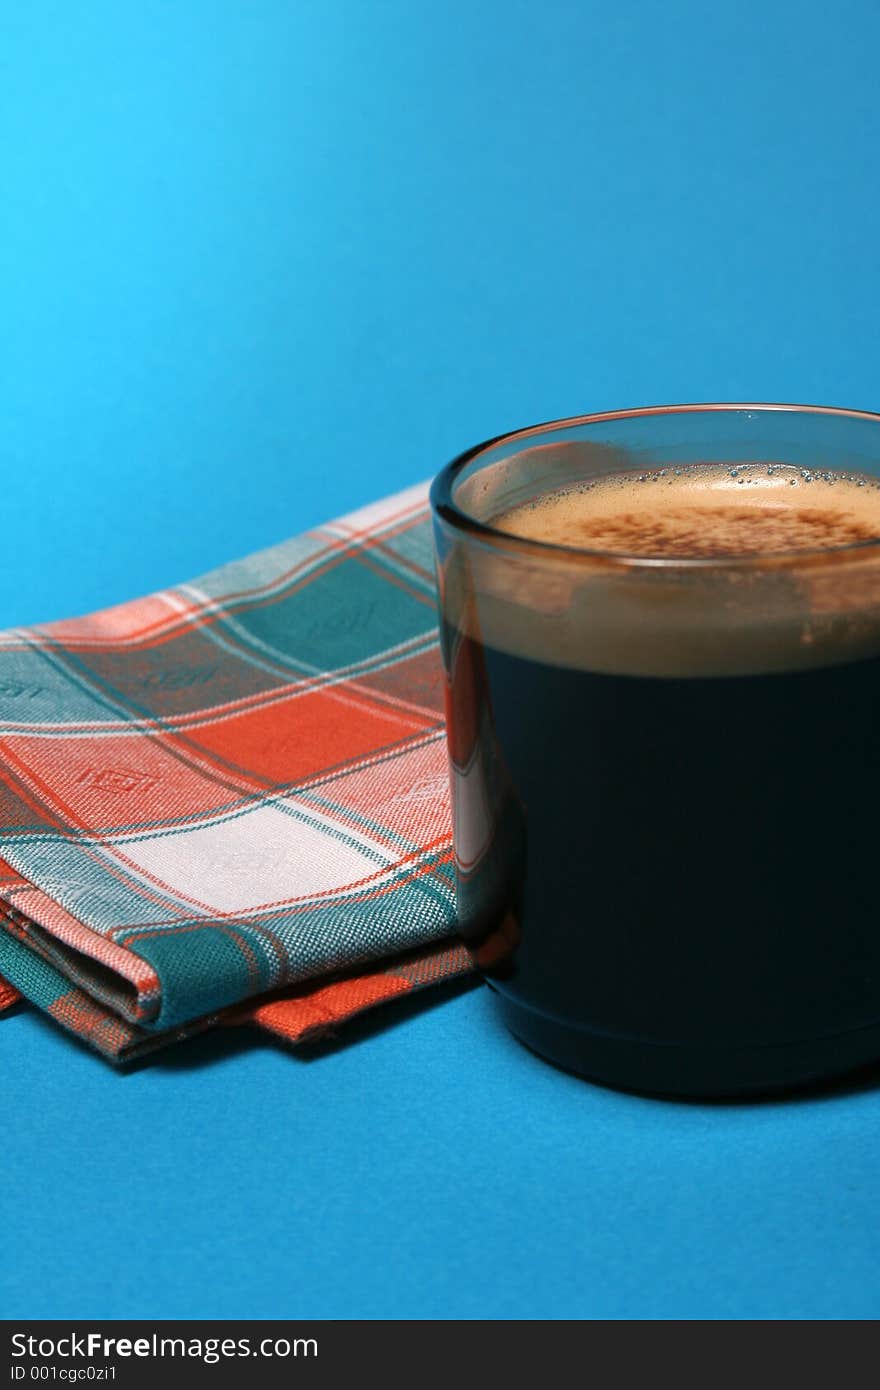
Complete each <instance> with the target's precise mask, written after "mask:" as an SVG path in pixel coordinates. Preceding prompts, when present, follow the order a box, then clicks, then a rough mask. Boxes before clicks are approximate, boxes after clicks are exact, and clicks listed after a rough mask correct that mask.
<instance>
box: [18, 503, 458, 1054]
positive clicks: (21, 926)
mask: <svg viewBox="0 0 880 1390" xmlns="http://www.w3.org/2000/svg"><path fill="white" fill-rule="evenodd" d="M443 709H444V700H443V676H442V670H441V665H440V659H439V652H438V641H437V624H436V616H435V587H434V580H433V563H432V554H431V534H430V521H429V514H428V506H427V488H426V487H425V486H424V485H420V486H418V487H416V488H412V489H410V490H409V491H407V492H404V493H400V494H398V495H397V496H395V497H392V498H389V499H387V500H385V501H383V502H379V503H376V504H374V505H372V506H368V507H365V508H363V509H362V510H360V511H358V512H353V513H351V514H350V515H348V516H345V517H343V518H341V519H340V520H338V521H335V522H332V523H330V524H328V525H327V526H323V527H320V528H319V529H317V530H315V531H311V532H308V533H307V534H305V535H303V536H300V537H297V538H296V539H294V540H290V541H285V542H284V543H283V544H281V545H278V546H275V547H274V548H272V549H271V550H266V551H263V552H261V553H260V554H257V555H253V556H251V557H249V558H248V559H246V560H239V561H236V562H234V563H232V564H229V565H226V566H224V567H223V568H222V569H219V570H215V571H213V572H212V573H210V574H208V575H205V576H203V577H202V578H201V579H197V580H195V581H193V582H192V583H191V584H184V585H180V586H179V587H177V588H173V589H168V590H165V591H163V592H162V593H158V594H153V595H152V596H150V597H149V598H144V599H137V600H135V601H134V602H131V603H124V604H122V605H121V606H119V607H116V608H111V609H107V610H105V611H103V612H101V613H96V614H93V615H92V616H90V617H87V618H78V619H74V620H71V621H67V622H57V623H49V624H46V625H44V626H41V627H33V628H16V629H10V630H9V631H7V632H3V633H0V854H2V856H3V858H2V860H0V975H2V976H3V977H4V979H3V981H0V1008H2V1007H4V1006H8V1004H9V1003H10V1002H12V1001H13V1000H14V999H15V998H16V997H17V992H18V993H20V994H21V995H23V996H25V998H27V999H29V1000H31V1001H32V1002H33V1003H34V1004H36V1005H38V1006H40V1007H41V1008H43V1009H45V1010H46V1011H47V1012H48V1013H49V1014H51V1016H52V1017H53V1018H54V1019H56V1020H57V1021H58V1022H59V1023H60V1024H62V1025H63V1026H64V1027H66V1028H68V1029H69V1030H70V1031H71V1032H73V1033H75V1034H78V1035H79V1036H80V1037H82V1038H84V1039H86V1040H87V1041H88V1042H89V1043H91V1044H92V1045H93V1046H94V1047H96V1048H97V1049H98V1050H99V1051H101V1052H103V1053H104V1054H105V1055H106V1056H108V1057H110V1058H112V1059H114V1060H117V1061H124V1060H127V1059H129V1058H131V1057H133V1056H136V1055H138V1054H140V1053H142V1052H145V1051H147V1050H149V1049H151V1048H155V1047H157V1046H159V1045H161V1044H163V1043H167V1042H170V1041H175V1040H177V1039H178V1038H181V1037H183V1036H186V1035H187V1034H189V1033H193V1032H197V1031H199V1030H201V1029H204V1028H206V1027H209V1026H211V1025H213V1024H216V1023H218V1022H235V1023H240V1022H245V1021H251V1022H254V1023H257V1024H259V1025H260V1026H262V1027H264V1028H267V1029H269V1030H271V1031H273V1032H275V1033H278V1034H281V1035H282V1036H284V1037H285V1038H288V1039H290V1040H292V1041H296V1040H298V1039H300V1038H302V1037H305V1036H311V1035H314V1034H315V1033H316V1032H321V1031H323V1030H326V1029H328V1028H332V1027H333V1026H334V1025H335V1024H337V1023H338V1022H340V1021H341V1020H342V1019H344V1018H346V1017H348V1016H350V1015H351V1014H354V1013H358V1012H360V1011H361V1010H362V1009H364V1008H367V1007H369V1006H371V1005H372V1004H375V1003H378V1002H380V1001H382V1000H384V999H388V998H391V997H392V996H395V995H398V994H403V993H408V992H409V991H411V990H414V989H417V988H419V987H420V986H422V985H427V984H431V983H434V982H437V981H440V980H445V979H450V978H452V977H454V976H456V975H461V974H464V973H466V972H467V971H468V970H470V968H471V959H470V957H469V955H468V953H467V951H466V950H465V948H464V947H463V946H462V945H461V944H460V943H459V941H458V940H457V938H456V936H455V908H454V875H453V865H452V834H451V818H450V810H449V797H448V783H447V766H446V747H445V737H444V717H443Z"/></svg>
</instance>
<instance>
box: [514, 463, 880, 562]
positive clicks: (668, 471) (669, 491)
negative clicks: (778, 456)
mask: <svg viewBox="0 0 880 1390" xmlns="http://www.w3.org/2000/svg"><path fill="white" fill-rule="evenodd" d="M492 524H493V525H494V526H495V527H496V528H497V529H498V530H501V531H506V532H508V533H509V534H511V535H515V536H522V537H524V538H526V539H530V540H538V541H544V542H547V543H551V544H554V545H564V546H570V547H575V548H577V549H581V550H591V551H600V552H603V553H606V554H613V555H632V556H638V557H641V558H644V559H648V558H655V559H666V558H674V559H707V558H712V557H718V558H722V557H724V558H727V557H731V556H739V555H778V554H785V553H790V552H793V551H809V550H817V549H819V550H829V549H836V548H839V547H841V546H847V545H858V544H863V543H865V542H869V541H874V540H880V483H878V482H877V480H876V479H873V478H866V477H861V476H859V475H857V474H851V473H835V472H817V473H811V472H809V471H808V470H807V469H795V468H791V467H789V466H787V465H782V464H780V465H773V464H769V465H767V464H764V465H755V464H745V465H741V466H731V467H723V466H720V467H719V466H712V465H695V466H693V467H680V468H664V469H659V470H657V471H654V472H651V473H642V474H638V475H632V474H623V475H618V476H616V477H611V478H602V479H599V480H598V481H596V482H593V483H590V484H585V485H582V486H580V487H576V488H571V489H566V490H562V491H557V492H552V493H548V494H546V495H544V496H542V497H537V498H535V499H534V500H533V501H529V502H527V503H525V504H524V505H521V506H518V507H514V508H512V509H511V510H510V511H507V512H503V513H502V514H501V515H500V516H498V517H495V518H493V522H492Z"/></svg>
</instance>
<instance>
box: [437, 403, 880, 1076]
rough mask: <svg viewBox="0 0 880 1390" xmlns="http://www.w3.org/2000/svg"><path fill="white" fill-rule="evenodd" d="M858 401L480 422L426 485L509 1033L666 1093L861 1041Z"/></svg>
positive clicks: (879, 532)
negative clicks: (518, 425) (500, 433)
mask: <svg viewBox="0 0 880 1390" xmlns="http://www.w3.org/2000/svg"><path fill="white" fill-rule="evenodd" d="M878 475H880V419H877V418H876V417H872V416H867V415H864V414H858V413H855V412H837V411H821V410H809V409H792V408H783V407H757V406H730V407H720V408H719V407H679V408H667V409H663V410H657V411H644V412H627V413H622V414H616V415H613V416H600V417H592V418H590V417H587V418H585V419H581V420H575V421H564V422H560V423H559V424H556V425H551V426H546V427H541V428H540V429H539V430H536V431H526V432H521V433H520V434H518V435H515V436H509V437H507V438H505V439H503V440H498V441H493V442H492V443H490V444H489V445H487V446H483V447H482V448H481V449H478V450H476V451H473V452H472V453H471V454H469V455H466V456H464V458H463V459H461V460H459V461H457V463H456V464H453V465H451V467H450V468H449V469H447V470H446V471H445V472H444V474H441V475H440V478H438V480H437V482H436V483H435V487H434V492H433V502H434V509H435V525H436V535H437V550H438V573H439V579H440V595H441V600H440V601H441V630H442V639H443V650H444V660H445V663H446V670H447V678H448V711H449V718H448V729H449V746H450V765H451V777H452V792H453V811H454V825H455V849H456V867H457V883H458V906H459V916H460V921H461V928H462V932H463V934H464V936H465V939H466V940H468V942H469V943H470V944H471V947H472V949H473V951H474V953H475V956H476V958H477V961H478V963H479V964H480V966H481V968H482V969H483V971H484V973H485V975H486V977H487V979H488V980H489V982H490V983H491V984H492V986H493V988H494V989H495V990H496V991H497V993H498V996H499V1000H500V1003H501V1007H502V1011H503V1013H504V1015H505V1017H506V1019H507V1021H508V1023H509V1025H510V1027H511V1028H512V1030H513V1032H514V1033H515V1034H517V1035H518V1036H519V1037H520V1038H521V1039H522V1040H523V1041H525V1042H526V1043H528V1044H529V1045H530V1046H531V1047H532V1048H533V1049H535V1050H536V1051H538V1052H539V1053H542V1054H543V1055H545V1056H546V1057H548V1058H550V1059H551V1060H553V1061H555V1062H557V1063H559V1064H561V1065H563V1066H566V1067H568V1068H571V1069H573V1070H576V1071H579V1072H582V1073H584V1074H586V1075H588V1076H592V1077H595V1078H597V1079H599V1080H602V1081H606V1082H608V1083H610V1084H615V1085H621V1086H626V1087H631V1088H635V1089H638V1090H645V1091H651V1092H657V1093H666V1094H698V1095H700V1094H706V1095H711V1094H738V1093H745V1092H749V1091H760V1090H767V1089H773V1088H777V1087H780V1086H786V1085H792V1084H797V1083H800V1082H804V1081H808V1080H813V1079H816V1078H819V1077H822V1076H827V1075H830V1074H833V1073H836V1072H840V1071H843V1070H846V1069H848V1068H850V1067H853V1066H855V1065H858V1064H860V1063H864V1062H867V1061H870V1060H873V1059H874V1058H876V1057H878V1056H880V930H878V927H877V923H876V920H875V918H876V911H877V909H876V905H875V898H876V891H875V867H876V861H875V853H876V849H875V845H876V830H875V822H874V815H875V812H874V800H875V797H876V795H877V789H878V786H880V719H878V717H877V715H878V710H880V480H878Z"/></svg>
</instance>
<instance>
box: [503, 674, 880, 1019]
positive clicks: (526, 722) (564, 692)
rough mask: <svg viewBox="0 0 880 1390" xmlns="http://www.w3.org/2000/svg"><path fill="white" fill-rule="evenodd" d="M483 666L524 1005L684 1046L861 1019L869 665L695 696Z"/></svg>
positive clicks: (868, 971) (874, 749) (873, 762)
mask: <svg viewBox="0 0 880 1390" xmlns="http://www.w3.org/2000/svg"><path fill="white" fill-rule="evenodd" d="M482 659H483V662H484V663H485V674H486V679H487V682H488V687H489V689H490V690H491V692H492V707H493V712H494V728H493V732H492V734H491V737H492V738H493V740H494V747H495V749H496V750H498V749H500V750H503V758H504V763H505V767H506V772H507V775H508V776H509V778H510V783H511V789H512V793H513V795H514V797H515V800H516V802H518V804H519V806H520V807H521V812H522V820H523V831H524V833H523V836H522V844H524V847H525V854H524V858H523V859H522V860H521V862H520V863H518V864H516V863H511V864H510V865H509V866H508V868H509V877H510V881H511V882H517V881H518V885H519V892H518V898H519V901H518V903H517V904H516V906H515V908H514V910H515V912H516V915H517V918H518V922H519V926H520V932H519V938H520V939H519V943H518V946H517V950H516V952H515V954H514V956H513V959H512V961H510V962H507V966H508V969H509V977H508V978H510V979H511V980H516V981H518V982H519V985H520V987H521V989H522V990H523V991H524V992H525V993H526V994H527V996H528V1001H529V1003H530V1004H531V1005H532V1006H533V1007H534V1008H536V1009H538V1010H541V1011H543V1012H546V1013H547V1014H550V1015H553V1016H561V1017H563V1018H573V1019H584V1018H586V1019H588V1020H589V1022H590V1025H591V1026H592V1027H594V1028H595V1029H597V1030H600V1031H602V1032H608V1033H611V1034H622V1035H626V1036H629V1037H634V1038H647V1039H651V1040H653V1041H656V1042H692V1043H693V1042H699V1041H701V1040H708V1039H712V1040H714V1041H715V1042H717V1043H722V1042H725V1041H731V1040H738V1041H742V1040H743V1039H747V1040H749V1041H751V1042H754V1043H760V1044H770V1043H774V1042H779V1041H784V1040H786V1039H790V1038H792V1037H798V1036H801V1037H811V1036H813V1035H815V1034H816V1033H817V1032H834V1031H836V1030H844V1029H850V1028H857V1027H859V1026H860V1025H862V1024H864V1023H865V1022H868V1021H870V1020H871V1019H872V1018H874V1017H875V1015H876V1014H877V1001H878V998H880V883H878V852H877V851H878V843H880V825H878V806H877V800H878V789H880V718H878V710H880V658H874V659H873V660H863V661H858V662H853V663H851V664H848V665H845V666H836V667H831V668H827V669H822V670H813V671H796V672H792V673H790V674H781V675H779V674H777V675H767V676H745V677H740V678H717V679H712V678H710V679H706V680H701V679H687V680H675V679H652V678H645V677H632V676H609V675H594V674H591V673H589V672H585V671H571V670H564V669H562V668H560V667H558V666H549V665H544V664H543V663H539V662H532V661H527V660H524V659H523V658H521V657H516V656H511V655H509V654H508V653H505V652H501V651H498V650H496V649H494V648H492V647H484V648H483V650H482ZM524 710H528V718H527V719H526V718H524V717H523V711H524ZM572 731H575V732H574V734H573V733H572ZM517 848H518V851H519V850H520V849H521V845H520V846H518V847H517ZM842 913H845V916H846V923H845V932H846V950H845V953H844V956H843V958H841V951H840V946H841V928H842V923H841V914H842ZM499 986H500V988H501V989H502V990H503V989H504V988H505V984H504V980H503V979H501V980H499Z"/></svg>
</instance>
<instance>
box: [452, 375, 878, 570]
mask: <svg viewBox="0 0 880 1390" xmlns="http://www.w3.org/2000/svg"><path fill="white" fill-rule="evenodd" d="M722 411H724V412H733V411H766V412H770V411H790V412H792V413H794V414H802V415H824V416H842V417H844V418H847V419H858V420H867V421H869V422H872V423H874V424H876V425H880V414H878V413H877V412H875V411H871V410H853V409H847V408H846V407H843V406H834V405H796V404H789V403H785V402H778V401H702V402H700V401H696V402H690V403H686V404H680V405H646V406H634V407H632V408H630V409H627V410H602V411H596V412H592V413H590V414H587V415H569V416H564V417H560V418H559V419H555V420H546V421H544V422H543V423H541V424H537V425H526V426H524V427H523V428H521V429H515V430H507V431H504V432H503V433H502V434H498V435H495V436H494V437H493V438H492V439H486V440H483V441H482V443H480V444H475V445H474V446H473V447H472V448H470V449H466V450H465V451H464V453H461V454H458V455H457V456H456V457H455V458H454V459H452V460H451V461H450V462H449V463H447V464H445V465H444V467H443V468H441V470H440V472H439V473H437V475H436V476H435V478H434V480H433V482H432V483H431V488H430V503H431V508H432V510H433V512H434V514H435V515H436V516H438V517H440V518H441V519H442V520H443V521H445V522H446V523H447V525H449V526H451V527H453V528H454V529H456V530H459V531H464V532H466V533H468V534H470V535H471V536H473V537H474V538H477V539H480V540H483V541H484V542H486V543H488V544H491V545H492V546H493V547H494V548H496V549H503V550H509V551H511V552H515V553H519V554H532V555H534V556H536V557H540V556H544V557H545V558H547V559H551V558H553V557H556V558H557V559H562V558H564V559H565V560H567V561H568V562H569V563H574V562H576V561H577V560H578V559H582V560H585V561H589V562H590V563H591V564H594V565H595V564H597V563H599V564H602V565H605V566H608V567H612V568H613V567H619V568H621V569H663V570H670V569H719V568H722V567H723V568H757V569H767V568H777V567H785V566H794V565H797V564H798V563H800V564H802V565H803V564H805V563H808V562H812V563H820V564H828V563H833V562H834V561H835V560H840V559H849V560H852V559H860V558H863V557H864V558H867V557H868V556H871V555H874V554H875V553H876V552H877V551H878V550H880V537H877V538H876V539H873V540H867V541H849V542H847V543H846V544H845V545H835V546H813V547H808V548H806V549H801V550H774V551H759V552H747V553H744V554H742V555H717V556H704V555H700V556H681V555H677V556H648V555H627V554H625V553H623V552H617V551H611V550H589V549H587V548H585V547H583V546H576V545H562V544H560V543H559V542H557V541H542V540H536V539H534V538H532V537H526V536H517V535H515V534H514V533H513V532H511V531H502V530H500V529H499V528H498V527H496V526H493V525H492V524H491V523H490V522H487V521H480V520H478V518H477V517H474V516H471V515H470V514H469V513H468V512H466V511H464V509H463V508H462V507H460V506H459V505H458V503H457V502H456V501H455V497H454V492H453V489H454V487H455V483H456V481H457V479H458V476H459V474H460V473H461V472H462V471H463V470H464V469H465V468H466V467H467V466H468V464H470V463H473V462H474V461H475V460H476V459H479V458H480V456H481V455H482V454H485V453H488V452H489V450H491V449H495V448H498V447H499V446H500V445H504V444H514V443H518V442H519V441H520V440H526V439H529V438H531V437H533V436H534V435H540V434H550V433H555V432H557V431H562V430H565V429H572V428H576V427H579V426H584V425H596V424H601V423H603V422H605V421H608V420H631V419H636V418H637V417H639V416H645V415H657V416H662V415H683V414H699V413H701V412H705V413H709V412H722ZM878 458H880V436H878Z"/></svg>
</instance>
